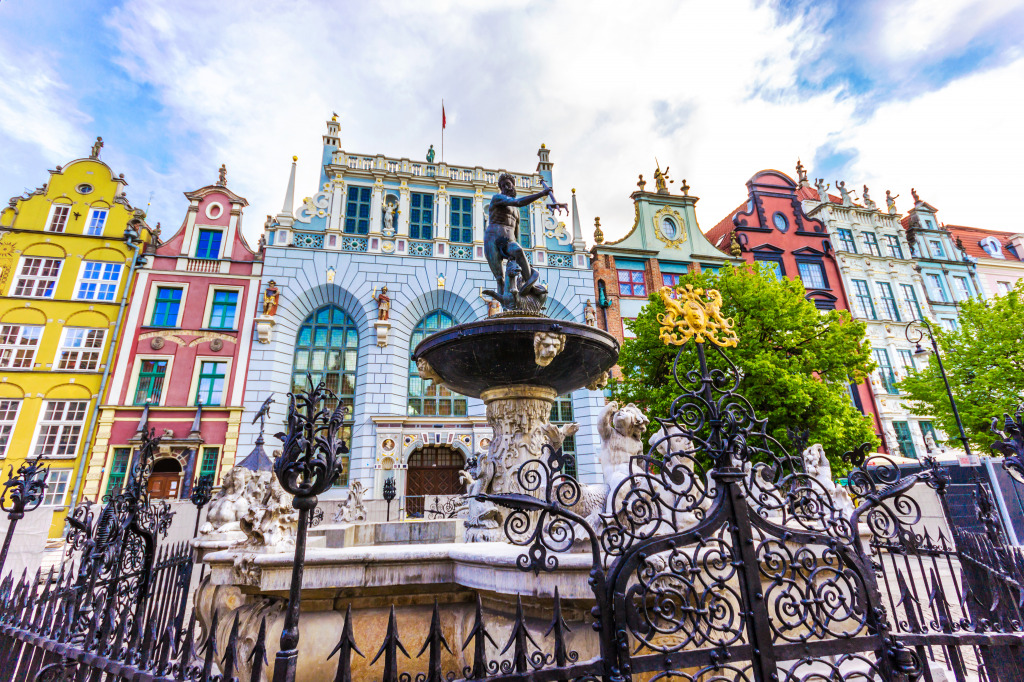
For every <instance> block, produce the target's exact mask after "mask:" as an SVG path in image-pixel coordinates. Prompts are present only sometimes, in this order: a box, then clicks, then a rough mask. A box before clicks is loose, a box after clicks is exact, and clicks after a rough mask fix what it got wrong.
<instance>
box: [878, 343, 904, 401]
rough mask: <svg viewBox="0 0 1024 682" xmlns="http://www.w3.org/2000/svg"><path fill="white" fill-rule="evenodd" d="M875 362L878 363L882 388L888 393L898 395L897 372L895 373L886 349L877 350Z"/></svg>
mask: <svg viewBox="0 0 1024 682" xmlns="http://www.w3.org/2000/svg"><path fill="white" fill-rule="evenodd" d="M875 362H877V363H878V378H879V379H880V380H881V381H882V388H884V389H885V392H886V393H892V394H896V393H899V391H897V390H896V372H895V371H893V368H892V363H891V362H890V361H889V351H887V350H886V349H884V348H876V349H875Z"/></svg>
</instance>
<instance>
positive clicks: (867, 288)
mask: <svg viewBox="0 0 1024 682" xmlns="http://www.w3.org/2000/svg"><path fill="white" fill-rule="evenodd" d="M850 283H851V284H852V285H853V290H854V291H853V299H854V301H856V303H855V304H854V307H855V308H856V307H857V306H861V307H863V306H864V302H865V300H866V301H867V305H868V308H867V310H865V311H857V310H855V311H854V312H860V313H861V317H862V318H864V319H868V320H877V319H878V312H877V311H876V310H875V302H874V300H873V297H872V295H871V285H870V284H868V281H867V280H866V279H851V280H850ZM860 284H863V285H864V292H861V291H859V288H860V287H859V286H858V285H860ZM868 311H870V316H868Z"/></svg>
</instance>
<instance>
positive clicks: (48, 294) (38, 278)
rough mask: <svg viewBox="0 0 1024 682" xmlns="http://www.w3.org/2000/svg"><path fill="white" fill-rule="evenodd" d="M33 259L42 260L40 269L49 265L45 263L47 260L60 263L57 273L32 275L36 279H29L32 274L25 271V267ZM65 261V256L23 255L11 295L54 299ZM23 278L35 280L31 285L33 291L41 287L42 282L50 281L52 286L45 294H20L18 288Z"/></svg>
mask: <svg viewBox="0 0 1024 682" xmlns="http://www.w3.org/2000/svg"><path fill="white" fill-rule="evenodd" d="M31 261H41V263H40V265H39V267H40V269H42V268H44V267H47V266H46V265H45V262H55V263H58V265H57V274H55V275H47V276H39V275H35V276H31V277H33V278H34V279H29V277H30V276H29V275H27V274H26V273H25V268H26V267H27V266H28V265H29V263H30V262H31ZM64 261H65V259H64V258H50V257H49V256H22V257H21V259H20V260H19V262H18V273H17V275H15V277H14V285H13V287H12V289H11V291H13V293H12V294H10V295H11V296H17V297H21V298H41V299H50V300H52V299H53V297H54V296H55V295H56V293H57V284H58V283H59V282H60V276H61V274H63V272H64ZM22 280H26V281H30V282H32V281H34V284H33V285H32V287H31V289H32V291H37V290H38V289H39V285H40V284H41V283H42V284H46V283H48V284H49V285H50V287H49V289H47V291H46V293H45V294H43V295H39V294H35V293H32V294H28V293H20V294H19V293H18V289H19V287H20V286H21V282H22Z"/></svg>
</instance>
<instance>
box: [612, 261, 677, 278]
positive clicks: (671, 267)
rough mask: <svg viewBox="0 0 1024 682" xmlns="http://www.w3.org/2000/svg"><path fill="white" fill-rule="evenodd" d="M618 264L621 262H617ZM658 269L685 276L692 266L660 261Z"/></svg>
mask: <svg viewBox="0 0 1024 682" xmlns="http://www.w3.org/2000/svg"><path fill="white" fill-rule="evenodd" d="M615 262H616V263H619V262H621V261H619V260H616V261H615ZM658 268H659V269H660V270H661V271H662V272H671V273H674V274H678V275H685V274H686V273H687V272H689V271H690V265H689V264H688V263H673V262H671V261H663V260H660V261H658Z"/></svg>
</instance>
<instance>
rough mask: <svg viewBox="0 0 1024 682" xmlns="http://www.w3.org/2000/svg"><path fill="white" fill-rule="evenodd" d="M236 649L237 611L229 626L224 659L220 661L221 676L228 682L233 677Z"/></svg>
mask: <svg viewBox="0 0 1024 682" xmlns="http://www.w3.org/2000/svg"><path fill="white" fill-rule="evenodd" d="M237 648H238V611H235V620H234V622H233V623H232V624H231V632H230V634H228V643H227V645H226V646H225V647H224V658H223V659H221V674H222V675H223V677H224V679H225V680H230V679H231V678H232V677H234V675H235V665H236V664H235V656H236V655H237Z"/></svg>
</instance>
